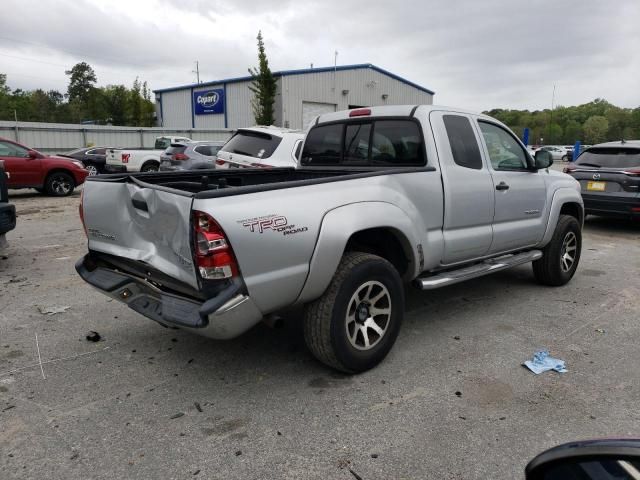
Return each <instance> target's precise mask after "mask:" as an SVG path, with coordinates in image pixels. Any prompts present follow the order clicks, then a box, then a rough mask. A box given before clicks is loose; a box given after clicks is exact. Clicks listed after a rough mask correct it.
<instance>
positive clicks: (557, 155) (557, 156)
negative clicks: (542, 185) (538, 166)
mask: <svg viewBox="0 0 640 480" xmlns="http://www.w3.org/2000/svg"><path fill="white" fill-rule="evenodd" d="M540 148H541V149H542V150H544V151H546V152H549V153H550V154H551V157H552V158H553V161H554V162H558V161H560V160H563V159H564V157H565V156H566V154H567V152H566V150H564V149H563V148H560V147H555V146H553V145H545V146H544V147H540Z"/></svg>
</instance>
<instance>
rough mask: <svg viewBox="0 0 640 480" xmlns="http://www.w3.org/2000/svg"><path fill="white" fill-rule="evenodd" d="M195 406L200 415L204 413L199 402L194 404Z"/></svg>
mask: <svg viewBox="0 0 640 480" xmlns="http://www.w3.org/2000/svg"><path fill="white" fill-rule="evenodd" d="M193 404H194V405H195V407H196V410H198V411H199V412H200V413H202V407H201V406H200V404H199V403H198V402H193Z"/></svg>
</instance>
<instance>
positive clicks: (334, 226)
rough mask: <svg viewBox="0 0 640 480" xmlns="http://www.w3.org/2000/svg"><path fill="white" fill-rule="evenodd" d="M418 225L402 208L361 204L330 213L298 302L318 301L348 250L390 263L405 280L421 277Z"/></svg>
mask: <svg viewBox="0 0 640 480" xmlns="http://www.w3.org/2000/svg"><path fill="white" fill-rule="evenodd" d="M414 229H415V226H414V222H412V221H411V219H410V218H409V217H408V215H407V214H406V213H405V212H404V211H403V210H402V209H400V208H399V207H397V206H395V205H392V204H390V203H384V202H361V203H354V204H350V205H345V206H342V207H338V208H336V209H334V210H331V211H330V212H328V213H327V214H326V215H325V216H324V218H323V220H322V225H321V227H320V232H319V234H318V238H317V241H316V246H315V249H314V252H313V255H312V257H311V260H310V262H309V274H308V275H307V279H306V281H305V284H304V286H303V288H302V291H301V293H300V295H299V296H298V299H297V301H296V303H305V302H308V301H311V300H314V299H316V298H318V297H319V296H320V295H322V293H323V292H324V291H325V290H326V288H327V287H328V286H329V283H330V282H331V279H332V278H333V276H334V274H335V272H336V270H337V268H338V265H339V263H340V260H341V258H342V256H343V255H344V253H345V252H347V251H363V252H366V253H372V254H375V255H378V256H380V257H382V258H385V259H386V260H388V261H389V262H390V263H391V264H392V265H393V266H394V267H395V268H396V269H397V270H398V273H399V274H400V276H401V277H402V278H403V280H405V281H409V280H411V279H413V278H415V276H416V275H417V272H418V269H419V268H420V267H419V263H420V262H419V258H418V252H417V248H418V247H417V245H418V240H417V238H415V235H414Z"/></svg>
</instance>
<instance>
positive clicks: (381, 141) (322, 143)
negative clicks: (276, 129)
mask: <svg viewBox="0 0 640 480" xmlns="http://www.w3.org/2000/svg"><path fill="white" fill-rule="evenodd" d="M425 163H426V162H425V156H424V147H423V142H422V135H421V132H420V126H419V124H418V123H417V122H414V121H412V120H395V119H393V120H382V119H381V120H371V121H368V122H362V121H358V122H343V123H334V124H328V125H320V126H318V127H314V128H312V129H311V130H310V131H309V133H308V134H307V138H306V140H305V143H304V148H303V150H302V164H303V165H337V164H343V165H365V166H366V165H371V166H418V165H424V164H425Z"/></svg>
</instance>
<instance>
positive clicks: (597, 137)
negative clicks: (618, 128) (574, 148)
mask: <svg viewBox="0 0 640 480" xmlns="http://www.w3.org/2000/svg"><path fill="white" fill-rule="evenodd" d="M608 130H609V122H608V121H607V119H606V118H605V117H603V116H602V115H592V116H591V117H589V118H588V119H587V121H586V122H584V125H583V126H582V131H583V132H584V137H585V141H586V143H591V144H594V143H600V142H604V141H605V140H606V138H607V131H608Z"/></svg>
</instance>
